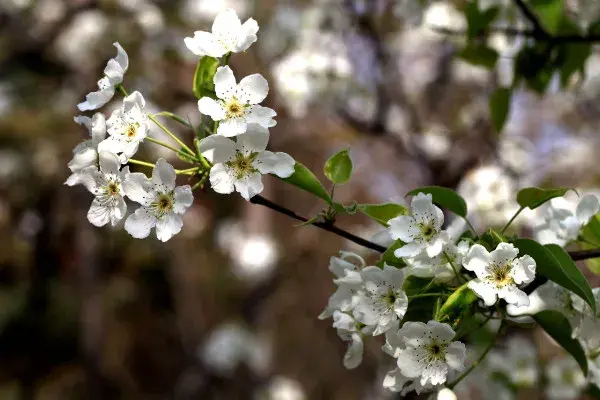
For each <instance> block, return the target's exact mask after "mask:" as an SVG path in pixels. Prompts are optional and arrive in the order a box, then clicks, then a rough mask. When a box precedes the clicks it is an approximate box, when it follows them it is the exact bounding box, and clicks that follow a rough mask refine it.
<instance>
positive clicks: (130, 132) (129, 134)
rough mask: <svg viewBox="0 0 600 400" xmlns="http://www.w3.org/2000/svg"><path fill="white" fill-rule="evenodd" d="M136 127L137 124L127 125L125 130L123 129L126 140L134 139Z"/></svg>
mask: <svg viewBox="0 0 600 400" xmlns="http://www.w3.org/2000/svg"><path fill="white" fill-rule="evenodd" d="M138 127H139V124H138V123H135V124H129V125H127V128H126V129H125V137H126V138H127V140H132V139H134V138H135V137H136V135H137V129H138Z"/></svg>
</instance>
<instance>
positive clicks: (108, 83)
mask: <svg viewBox="0 0 600 400" xmlns="http://www.w3.org/2000/svg"><path fill="white" fill-rule="evenodd" d="M113 46H115V47H116V48H117V56H116V57H115V58H111V59H110V60H108V63H107V64H106V68H104V77H102V78H101V79H100V80H99V81H98V89H99V90H98V91H96V92H91V93H88V94H87V95H86V96H85V101H84V102H82V103H79V104H78V105H77V108H79V111H88V110H96V109H98V108H100V107H102V106H103V105H105V104H106V103H108V102H109V101H110V99H112V98H113V96H114V95H115V86H116V85H118V84H120V83H121V82H123V76H124V75H125V72H127V68H129V57H128V56H127V53H126V52H125V50H123V47H121V45H120V44H119V43H117V42H115V43H113Z"/></svg>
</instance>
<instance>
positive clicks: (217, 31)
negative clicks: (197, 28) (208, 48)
mask: <svg viewBox="0 0 600 400" xmlns="http://www.w3.org/2000/svg"><path fill="white" fill-rule="evenodd" d="M241 30H242V22H241V21H240V19H239V18H238V16H237V14H236V12H235V10H233V9H232V8H228V9H226V10H223V11H221V12H220V13H219V14H218V15H217V16H216V18H215V21H214V22H213V25H212V33H213V35H215V37H216V38H217V39H218V40H219V41H220V42H221V43H223V44H224V45H225V47H227V48H228V50H229V51H231V50H234V48H235V46H236V44H237V42H238V38H239V35H240V32H241Z"/></svg>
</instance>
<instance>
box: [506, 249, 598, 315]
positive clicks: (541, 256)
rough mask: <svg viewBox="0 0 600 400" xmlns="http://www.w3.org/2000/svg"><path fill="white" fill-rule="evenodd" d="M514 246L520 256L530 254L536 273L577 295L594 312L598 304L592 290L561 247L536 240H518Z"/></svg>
mask: <svg viewBox="0 0 600 400" xmlns="http://www.w3.org/2000/svg"><path fill="white" fill-rule="evenodd" d="M514 245H515V246H516V247H517V248H518V249H519V254H520V255H523V254H529V255H530V256H531V257H532V258H533V259H534V260H535V263H536V273H537V274H538V275H541V276H545V277H546V278H548V279H550V280H551V281H552V282H555V283H557V284H559V285H560V286H562V287H564V288H565V289H568V290H570V291H571V292H573V293H575V294H576V295H578V296H579V297H581V298H582V299H583V300H585V301H586V302H587V303H588V304H589V305H590V307H592V310H594V312H595V311H596V302H595V301H594V295H593V294H592V289H591V288H590V285H589V284H588V282H587V280H586V279H585V277H584V276H583V274H582V273H581V271H579V269H578V268H577V266H576V265H575V263H573V261H572V260H571V258H570V257H569V255H568V254H567V253H565V252H564V250H562V249H561V248H560V247H559V246H556V245H546V246H542V245H541V244H539V243H538V242H536V241H535V240H531V239H523V238H521V239H517V240H515V241H514Z"/></svg>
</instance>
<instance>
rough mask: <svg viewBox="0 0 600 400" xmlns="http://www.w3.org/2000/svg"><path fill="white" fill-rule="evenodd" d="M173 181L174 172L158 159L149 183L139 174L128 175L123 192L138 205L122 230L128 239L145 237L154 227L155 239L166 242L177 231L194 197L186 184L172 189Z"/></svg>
mask: <svg viewBox="0 0 600 400" xmlns="http://www.w3.org/2000/svg"><path fill="white" fill-rule="evenodd" d="M175 181H176V174H175V169H174V168H173V167H172V166H171V164H169V163H168V162H166V161H165V160H164V159H162V158H161V159H159V160H158V161H157V162H156V165H155V166H154V169H153V170H152V180H149V179H148V178H147V177H146V175H144V174H142V173H139V172H135V173H131V174H129V176H128V177H127V179H126V180H125V182H124V183H123V189H124V190H125V193H126V194H127V197H129V198H130V199H131V200H133V201H135V202H137V203H140V204H141V205H142V206H141V207H140V208H138V209H137V210H135V213H133V214H131V215H130V216H129V217H127V220H126V221H125V230H126V231H127V232H129V234H130V235H131V236H133V237H134V238H138V239H141V238H145V237H148V235H150V231H151V230H152V228H154V227H156V237H157V238H158V239H159V240H161V241H163V242H166V241H167V240H169V239H170V238H171V237H173V235H175V234H177V233H179V232H180V231H181V228H182V226H183V220H182V219H181V216H182V215H183V214H184V213H185V211H186V210H187V208H188V207H189V206H191V205H192V203H193V201H194V196H193V195H192V190H191V188H190V186H189V185H185V186H177V187H175Z"/></svg>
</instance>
